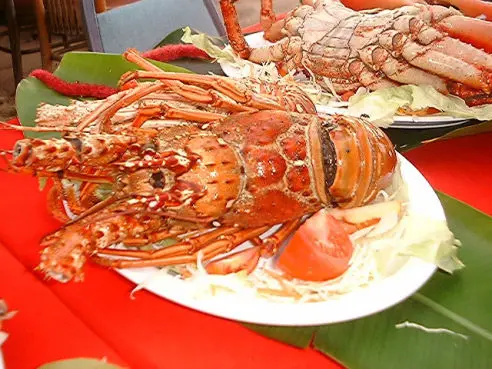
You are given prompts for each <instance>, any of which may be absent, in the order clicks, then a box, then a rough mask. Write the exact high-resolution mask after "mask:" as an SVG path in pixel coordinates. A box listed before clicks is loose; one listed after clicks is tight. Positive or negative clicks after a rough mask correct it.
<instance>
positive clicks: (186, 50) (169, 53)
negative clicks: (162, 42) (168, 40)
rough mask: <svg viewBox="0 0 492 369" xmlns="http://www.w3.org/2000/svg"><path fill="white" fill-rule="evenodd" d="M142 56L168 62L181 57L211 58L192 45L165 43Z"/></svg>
mask: <svg viewBox="0 0 492 369" xmlns="http://www.w3.org/2000/svg"><path fill="white" fill-rule="evenodd" d="M142 56H143V57H144V58H148V59H152V60H157V61H161V62H169V61H173V60H177V59H182V58H190V59H207V60H210V59H212V58H211V57H210V56H208V54H207V53H206V52H205V51H203V50H201V49H199V48H197V47H196V46H194V45H166V46H162V47H159V48H157V49H153V50H149V51H146V52H145V53H143V54H142Z"/></svg>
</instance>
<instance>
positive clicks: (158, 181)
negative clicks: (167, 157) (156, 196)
mask: <svg viewBox="0 0 492 369" xmlns="http://www.w3.org/2000/svg"><path fill="white" fill-rule="evenodd" d="M150 183H151V184H152V186H153V187H154V188H164V184H165V181H164V174H162V172H161V171H159V172H156V173H153V174H152V176H151V180H150Z"/></svg>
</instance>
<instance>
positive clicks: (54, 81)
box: [30, 69, 118, 99]
mask: <svg viewBox="0 0 492 369" xmlns="http://www.w3.org/2000/svg"><path fill="white" fill-rule="evenodd" d="M30 76H32V77H35V78H37V79H39V80H40V81H41V82H43V83H44V84H45V85H46V86H48V87H49V88H51V89H52V90H55V91H56V92H59V93H60V94H62V95H65V96H73V97H93V98H96V99H105V98H107V97H108V96H111V95H113V94H115V93H116V92H118V90H117V89H116V88H113V87H108V86H104V85H97V84H92V83H82V82H67V81H64V80H62V79H61V78H58V77H57V76H55V75H53V74H52V73H50V72H48V71H46V70H44V69H36V70H34V71H32V72H31V74H30Z"/></svg>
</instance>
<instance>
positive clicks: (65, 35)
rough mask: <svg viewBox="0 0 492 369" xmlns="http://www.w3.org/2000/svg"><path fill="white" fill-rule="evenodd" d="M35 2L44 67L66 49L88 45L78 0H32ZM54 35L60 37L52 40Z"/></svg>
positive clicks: (48, 66)
mask: <svg viewBox="0 0 492 369" xmlns="http://www.w3.org/2000/svg"><path fill="white" fill-rule="evenodd" d="M35 6H36V18H37V23H38V32H39V42H40V49H41V62H42V67H43V69H46V70H51V64H52V61H53V60H61V58H62V55H63V54H64V53H65V52H67V51H71V50H77V49H84V48H87V42H86V39H85V33H84V29H83V25H82V19H81V15H80V10H79V9H80V6H79V0H35ZM53 36H58V37H61V39H62V41H61V42H58V43H53V42H51V41H52V38H53Z"/></svg>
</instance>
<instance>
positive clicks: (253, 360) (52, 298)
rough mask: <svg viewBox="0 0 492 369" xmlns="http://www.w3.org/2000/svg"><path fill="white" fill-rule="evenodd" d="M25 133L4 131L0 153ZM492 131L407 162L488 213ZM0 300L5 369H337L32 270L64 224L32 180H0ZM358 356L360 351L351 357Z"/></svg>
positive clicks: (113, 277) (178, 311)
mask: <svg viewBox="0 0 492 369" xmlns="http://www.w3.org/2000/svg"><path fill="white" fill-rule="evenodd" d="M19 137H20V134H19V133H16V132H7V131H1V133H0V147H1V148H9V149H10V148H11V147H12V145H13V143H14V141H15V139H17V138H19ZM490 142H492V134H483V135H480V136H473V137H465V138H459V139H455V140H451V141H445V142H437V143H433V144H429V145H427V146H424V147H421V148H419V149H416V150H414V151H412V152H410V153H408V154H407V155H406V156H407V157H408V158H409V159H410V160H411V161H412V162H413V163H414V164H415V165H416V166H417V168H419V169H420V170H421V171H422V173H423V174H424V175H425V176H426V177H427V178H428V180H429V181H430V183H431V184H432V185H433V186H434V187H435V188H436V189H439V190H443V191H445V192H447V193H448V194H450V195H453V196H455V197H457V198H459V199H461V200H463V201H465V202H467V203H469V204H471V205H473V206H475V207H477V208H479V209H481V210H483V211H485V212H487V213H489V214H492V194H491V191H490V183H492V160H491V158H492V146H491V145H490ZM0 193H1V197H0V220H1V223H0V224H1V226H0V298H4V299H6V301H7V302H8V304H9V305H10V307H11V308H12V309H14V310H18V311H19V313H18V314H17V315H16V316H15V318H14V319H12V320H10V321H8V322H6V324H5V325H4V329H5V330H7V331H8V332H10V337H9V338H8V340H7V342H6V343H5V344H4V346H3V347H2V349H3V350H4V355H5V360H6V363H7V368H8V369H31V368H35V367H36V366H38V365H40V364H42V363H46V362H49V361H53V360H57V359H63V358H70V357H94V358H103V357H106V358H107V359H108V360H109V361H110V362H114V363H116V364H120V365H124V366H127V367H131V368H139V369H140V368H145V369H153V368H173V369H180V368H217V369H220V368H228V369H231V368H271V369H273V368H283V369H288V368H310V369H311V368H319V367H323V368H327V369H330V368H339V366H338V365H337V364H335V363H334V362H332V361H330V360H329V359H328V358H326V357H325V356H323V355H322V354H320V353H318V352H316V351H314V350H311V349H308V350H300V349H296V348H293V347H290V346H287V345H284V344H282V343H279V342H275V341H273V340H270V339H267V338H265V337H262V336H260V335H258V334H256V333H253V332H251V331H249V330H247V329H246V328H244V327H243V326H241V325H240V324H238V323H236V322H233V321H227V320H223V319H220V318H215V317H212V316H209V315H205V314H202V313H198V312H195V311H192V310H189V309H187V308H184V307H181V306H178V305H176V304H174V303H171V302H168V301H166V300H163V299H160V298H158V297H156V296H154V295H152V294H151V293H148V292H146V291H142V292H139V293H138V294H137V295H136V299H135V300H132V299H130V296H129V293H130V291H131V289H132V287H133V285H132V284H131V283H130V282H128V281H127V280H125V279H124V278H123V277H121V276H119V275H117V274H116V273H114V272H112V271H109V270H105V269H102V268H99V267H95V266H92V265H87V268H86V280H85V281H84V283H70V284H59V283H55V282H52V281H45V280H43V279H42V278H41V277H40V276H39V275H38V274H36V273H33V272H32V270H33V268H34V267H35V266H36V265H37V263H38V257H39V246H38V245H39V243H38V242H39V240H40V238H41V237H42V236H43V235H44V234H45V233H47V232H49V231H51V230H54V229H56V228H57V227H58V223H57V222H56V221H55V220H53V219H52V218H51V216H50V215H49V214H48V212H47V210H46V194H45V193H42V192H40V191H39V190H38V183H37V181H36V179H34V178H31V177H28V176H18V175H13V174H7V173H3V172H2V173H0ZM354 355H357V353H354Z"/></svg>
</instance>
